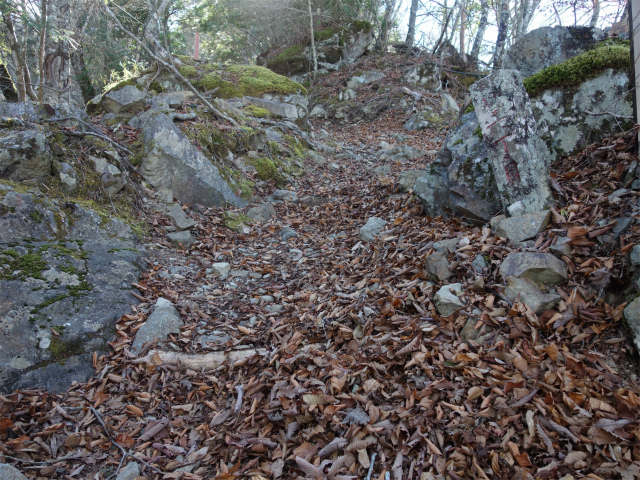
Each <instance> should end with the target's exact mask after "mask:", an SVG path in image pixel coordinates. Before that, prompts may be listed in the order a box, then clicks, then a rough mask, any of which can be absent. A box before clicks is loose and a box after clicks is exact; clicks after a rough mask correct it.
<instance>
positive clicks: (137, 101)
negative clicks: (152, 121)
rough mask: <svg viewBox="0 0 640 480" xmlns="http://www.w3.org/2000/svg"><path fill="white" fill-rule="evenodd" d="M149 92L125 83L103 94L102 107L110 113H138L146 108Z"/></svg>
mask: <svg viewBox="0 0 640 480" xmlns="http://www.w3.org/2000/svg"><path fill="white" fill-rule="evenodd" d="M146 98H147V94H146V93H145V92H143V91H142V90H140V89H139V88H138V87H137V86H134V85H125V86H124V87H122V88H119V89H117V90H111V91H110V92H108V93H106V94H104V95H103V96H102V102H101V105H102V108H104V109H105V110H106V111H107V112H108V113H124V112H128V113H138V112H141V111H143V110H144V109H145V107H146V102H145V100H146Z"/></svg>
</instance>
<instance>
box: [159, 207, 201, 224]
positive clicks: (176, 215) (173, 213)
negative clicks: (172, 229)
mask: <svg viewBox="0 0 640 480" xmlns="http://www.w3.org/2000/svg"><path fill="white" fill-rule="evenodd" d="M166 212H167V216H168V217H169V218H170V219H171V221H172V222H173V224H174V225H175V226H176V228H177V229H178V230H189V229H190V228H193V227H195V226H196V225H198V222H196V221H195V220H194V219H193V218H190V217H188V216H187V214H186V213H184V211H183V210H182V208H181V207H180V205H178V204H177V203H174V204H172V205H169V206H168V207H167V210H166Z"/></svg>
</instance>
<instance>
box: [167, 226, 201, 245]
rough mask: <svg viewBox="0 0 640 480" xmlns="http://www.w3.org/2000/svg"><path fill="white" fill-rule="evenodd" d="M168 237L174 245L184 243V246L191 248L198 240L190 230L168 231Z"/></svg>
mask: <svg viewBox="0 0 640 480" xmlns="http://www.w3.org/2000/svg"><path fill="white" fill-rule="evenodd" d="M167 238H168V239H169V241H170V242H171V243H173V244H174V245H176V246H179V245H182V246H183V247H184V248H189V247H190V246H191V245H193V244H194V242H195V241H196V239H195V237H194V236H193V235H191V234H190V233H189V230H185V231H183V232H174V233H168V234H167Z"/></svg>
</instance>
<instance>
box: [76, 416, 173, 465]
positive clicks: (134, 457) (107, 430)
mask: <svg viewBox="0 0 640 480" xmlns="http://www.w3.org/2000/svg"><path fill="white" fill-rule="evenodd" d="M89 410H90V411H91V413H93V414H94V415H95V416H96V420H98V422H99V423H100V425H101V426H102V429H103V430H104V432H105V433H106V434H107V438H108V439H109V441H110V442H111V444H112V445H114V446H115V447H116V448H117V449H118V450H120V452H121V453H122V455H124V456H126V457H131V458H133V459H134V460H135V461H136V462H140V463H142V464H143V465H144V466H146V467H148V468H150V469H151V470H153V471H154V472H156V473H160V474H164V472H163V471H162V470H160V469H158V468H156V467H154V466H153V465H149V464H148V463H147V462H145V461H144V460H142V459H141V458H138V457H136V456H135V455H131V454H130V453H129V452H127V451H126V450H125V449H124V448H123V447H122V446H121V445H120V444H119V443H117V442H116V441H115V440H114V439H113V437H111V432H109V429H108V428H107V426H106V425H105V423H104V420H102V416H101V415H100V414H99V413H98V411H97V410H96V409H95V408H93V407H89Z"/></svg>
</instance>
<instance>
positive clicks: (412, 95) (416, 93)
mask: <svg viewBox="0 0 640 480" xmlns="http://www.w3.org/2000/svg"><path fill="white" fill-rule="evenodd" d="M402 91H403V92H404V93H406V94H407V95H409V96H411V97H413V99H414V100H415V101H416V102H419V101H420V99H421V98H422V95H421V94H420V93H418V92H414V91H412V90H409V89H408V88H407V87H402Z"/></svg>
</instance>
